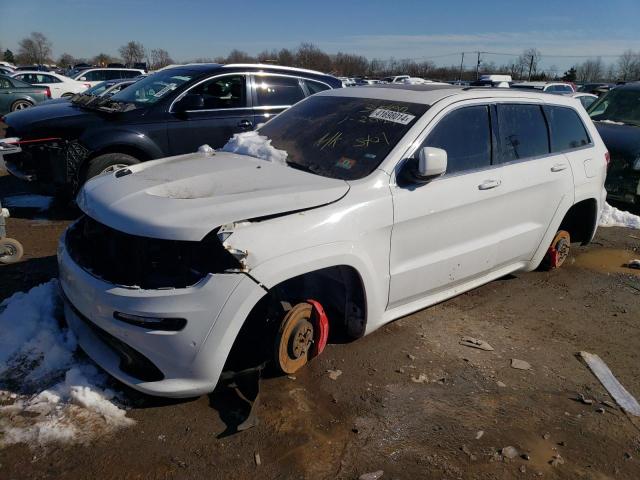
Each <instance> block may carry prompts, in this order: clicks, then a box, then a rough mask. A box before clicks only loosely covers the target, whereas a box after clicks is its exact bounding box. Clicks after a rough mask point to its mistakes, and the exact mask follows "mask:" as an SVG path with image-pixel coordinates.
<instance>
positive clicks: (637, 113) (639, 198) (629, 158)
mask: <svg viewBox="0 0 640 480" xmlns="http://www.w3.org/2000/svg"><path fill="white" fill-rule="evenodd" d="M587 112H588V113H589V116H590V117H591V120H593V122H594V123H595V125H596V128H597V129H598V132H599V133H600V136H601V137H602V140H604V143H605V145H606V146H607V148H608V149H609V155H610V158H611V160H610V163H609V170H608V173H607V181H606V184H605V187H606V189H607V193H608V197H609V198H610V199H612V200H617V201H619V202H624V203H629V204H633V205H640V83H628V84H626V85H621V86H619V87H616V88H614V89H612V90H610V91H609V92H607V93H605V94H604V95H603V96H602V97H600V98H599V99H598V100H597V101H596V102H594V103H593V104H592V105H591V106H590V107H589V109H588V110H587Z"/></svg>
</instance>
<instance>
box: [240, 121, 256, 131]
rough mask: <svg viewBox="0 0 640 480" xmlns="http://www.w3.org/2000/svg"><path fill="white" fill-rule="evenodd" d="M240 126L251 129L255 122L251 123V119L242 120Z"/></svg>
mask: <svg viewBox="0 0 640 480" xmlns="http://www.w3.org/2000/svg"><path fill="white" fill-rule="evenodd" d="M238 127H240V128H242V129H243V130H249V129H250V128H253V123H251V122H250V121H249V120H240V121H239V122H238Z"/></svg>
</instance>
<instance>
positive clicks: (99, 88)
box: [82, 80, 115, 96]
mask: <svg viewBox="0 0 640 480" xmlns="http://www.w3.org/2000/svg"><path fill="white" fill-rule="evenodd" d="M113 85H115V84H114V83H113V82H112V81H109V80H106V81H104V82H100V83H99V84H97V85H95V86H93V87H91V88H88V89H87V90H85V91H84V92H82V93H84V94H85V95H94V96H98V95H100V94H101V93H102V92H104V91H105V90H106V89H107V88H109V87H111V86H113Z"/></svg>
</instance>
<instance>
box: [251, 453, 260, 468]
mask: <svg viewBox="0 0 640 480" xmlns="http://www.w3.org/2000/svg"><path fill="white" fill-rule="evenodd" d="M253 459H254V460H255V462H256V466H258V467H259V466H260V465H261V464H262V460H260V454H259V453H258V452H255V453H254V454H253Z"/></svg>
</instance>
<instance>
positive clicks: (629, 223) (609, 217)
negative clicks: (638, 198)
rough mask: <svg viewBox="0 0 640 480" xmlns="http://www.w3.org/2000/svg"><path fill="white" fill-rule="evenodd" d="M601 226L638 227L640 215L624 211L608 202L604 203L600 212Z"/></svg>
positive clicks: (639, 225) (639, 226)
mask: <svg viewBox="0 0 640 480" xmlns="http://www.w3.org/2000/svg"><path fill="white" fill-rule="evenodd" d="M600 226H601V227H628V228H637V229H640V217H639V216H638V215H634V214H633V213H629V212H624V211H622V210H618V209H617V208H615V207H612V206H611V205H609V204H608V203H605V204H604V207H603V208H602V213H601V214H600Z"/></svg>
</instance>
